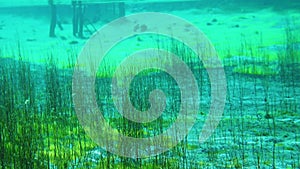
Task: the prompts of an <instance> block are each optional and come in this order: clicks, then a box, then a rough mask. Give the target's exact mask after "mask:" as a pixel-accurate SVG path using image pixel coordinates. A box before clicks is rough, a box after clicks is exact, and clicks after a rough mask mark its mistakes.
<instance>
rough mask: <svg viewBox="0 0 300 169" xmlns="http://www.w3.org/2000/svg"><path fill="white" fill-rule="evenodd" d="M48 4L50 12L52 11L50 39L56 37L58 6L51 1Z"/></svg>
mask: <svg viewBox="0 0 300 169" xmlns="http://www.w3.org/2000/svg"><path fill="white" fill-rule="evenodd" d="M48 4H49V5H50V10H51V21H50V31H49V36H50V37H55V27H56V22H57V18H56V5H54V3H53V0H49V1H48Z"/></svg>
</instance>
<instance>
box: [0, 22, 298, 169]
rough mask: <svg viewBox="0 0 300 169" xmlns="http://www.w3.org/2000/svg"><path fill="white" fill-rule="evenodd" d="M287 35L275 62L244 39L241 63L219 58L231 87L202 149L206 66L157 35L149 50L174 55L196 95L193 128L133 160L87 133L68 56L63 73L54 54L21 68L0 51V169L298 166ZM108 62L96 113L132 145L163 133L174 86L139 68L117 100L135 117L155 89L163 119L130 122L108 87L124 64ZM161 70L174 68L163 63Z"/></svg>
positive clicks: (293, 63)
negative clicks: (161, 97)
mask: <svg viewBox="0 0 300 169" xmlns="http://www.w3.org/2000/svg"><path fill="white" fill-rule="evenodd" d="M213 22H217V20H215V21H213ZM291 27H292V25H291V23H288V24H287V26H286V29H285V32H284V36H285V38H286V43H285V44H283V46H284V50H278V51H276V59H271V58H270V57H269V53H268V51H266V50H265V49H262V48H253V47H252V45H251V44H250V45H249V44H247V41H246V40H245V41H244V42H242V43H241V47H240V49H239V51H238V52H239V56H233V54H232V53H231V52H230V51H229V50H226V52H221V53H220V55H221V57H222V58H223V63H224V69H225V72H226V78H227V84H228V96H227V102H226V108H225V111H224V116H223V119H222V120H221V122H220V124H219V126H218V128H217V129H216V131H215V132H214V134H213V135H212V136H211V137H210V138H209V139H208V140H207V141H206V142H205V143H204V144H199V142H198V135H199V133H200V131H201V128H202V125H203V123H204V121H205V118H206V115H207V113H208V111H209V105H210V82H209V77H208V75H207V72H206V70H205V68H204V67H203V65H202V63H201V61H200V60H199V59H198V58H197V57H196V56H195V54H194V53H193V52H192V51H191V50H190V49H189V48H187V47H185V46H184V44H182V43H180V42H178V41H175V40H172V41H167V40H165V39H164V37H161V39H160V41H162V42H163V44H159V45H157V44H155V43H153V44H154V45H155V46H152V47H158V48H159V49H165V50H168V51H170V52H172V53H174V54H177V55H178V56H179V57H181V59H182V60H184V62H185V63H187V65H188V67H189V68H190V70H192V72H193V74H194V76H195V77H196V80H197V83H198V87H199V89H200V92H199V96H200V98H201V102H200V106H201V107H200V110H199V113H198V114H199V115H198V117H197V123H196V124H195V126H194V127H193V129H192V130H191V132H190V134H189V135H188V136H187V137H186V138H184V139H183V140H182V141H181V142H180V143H179V144H178V145H177V146H176V147H174V148H173V149H171V150H170V151H167V152H165V153H163V154H160V155H157V156H154V157H149V158H139V159H131V158H124V157H119V156H117V155H114V154H111V153H109V152H106V151H105V150H104V149H102V148H100V147H98V146H97V145H96V144H95V143H94V142H93V141H92V140H91V138H89V137H88V136H87V135H86V133H85V131H84V130H83V128H82V127H81V125H80V123H79V121H78V119H77V117H76V113H75V111H74V105H73V101H72V74H73V69H72V68H73V67H74V66H75V65H74V63H73V62H72V60H73V59H74V58H73V57H75V56H74V55H71V56H70V59H69V65H67V66H65V67H66V68H64V69H62V68H59V67H58V66H57V62H59V61H58V60H55V59H54V57H52V56H51V55H50V56H49V59H48V60H49V61H48V62H47V63H46V64H43V65H39V64H32V63H30V62H27V61H24V54H23V53H22V51H21V49H20V48H21V47H20V46H21V45H22V44H19V45H18V46H19V48H18V49H17V52H16V53H15V56H13V57H14V58H15V59H9V58H4V57H7V56H6V53H5V52H3V51H1V49H0V65H1V67H0V168H124V169H125V168H171V169H174V168H175V169H176V168H213V167H216V168H249V167H256V168H295V169H296V168H299V167H300V155H299V151H300V141H299V139H300V120H299V119H300V114H299V109H300V106H299V96H300V93H299V92H300V75H299V71H300V64H299V61H300V60H299V58H300V57H299V56H300V51H299V49H297V48H296V45H299V40H300V39H299V35H298V34H297V33H296V32H295V31H294V30H293V29H291ZM134 38H136V39H138V42H139V43H140V44H139V45H138V48H139V49H142V48H143V47H145V48H146V47H149V46H147V45H149V44H147V45H146V46H143V44H142V39H143V38H146V37H143V36H141V37H134ZM125 43H126V42H125ZM258 43H261V42H258ZM113 50H118V47H116V49H113ZM132 50H135V49H132ZM128 52H129V53H130V52H131V51H128ZM112 55H113V54H112ZM109 58H110V57H108V59H107V60H104V61H103V62H102V65H100V69H99V70H98V72H97V76H96V81H95V84H96V91H95V92H96V93H97V101H98V105H99V109H101V111H102V112H103V115H104V117H105V119H106V121H108V122H109V124H110V125H111V126H112V127H113V128H115V129H117V130H118V132H120V133H122V134H124V135H126V136H131V137H137V138H142V137H151V136H155V135H158V134H160V133H162V132H164V131H165V130H166V129H167V128H169V127H170V126H171V125H172V123H173V122H174V120H175V119H176V117H177V113H178V110H179V109H180V107H179V105H180V104H178V103H180V102H181V97H180V89H179V87H178V85H177V84H176V82H175V81H174V79H172V77H171V76H170V75H169V74H167V73H165V72H163V71H160V70H156V69H147V70H144V71H143V72H140V73H139V74H138V75H137V76H136V77H135V78H134V79H133V81H132V83H131V86H130V96H131V97H130V99H131V100H126V98H125V97H124V98H120V99H122V102H129V101H130V102H132V104H133V105H134V106H135V107H136V108H137V109H140V110H147V109H149V107H150V104H149V101H148V100H149V93H150V92H151V91H152V90H154V89H161V90H162V91H163V92H164V93H165V95H166V98H167V105H166V109H165V111H164V112H163V114H162V116H161V117H159V118H158V119H156V120H155V121H153V122H149V123H134V122H132V121H130V120H128V119H126V118H124V117H122V116H121V115H120V113H118V111H117V110H116V109H115V108H114V104H113V100H112V98H111V96H110V95H111V87H109V86H110V83H111V78H112V74H113V72H114V70H115V68H116V67H117V65H119V63H120V62H121V61H122V59H121V58H118V59H119V60H110V59H109ZM114 59H115V58H114ZM163 62H164V64H170V65H172V63H170V62H169V61H168V60H164V61H163ZM129 72H130V71H129ZM178 73H180V72H178ZM116 146H117V145H116ZM156 146H159V145H156Z"/></svg>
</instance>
